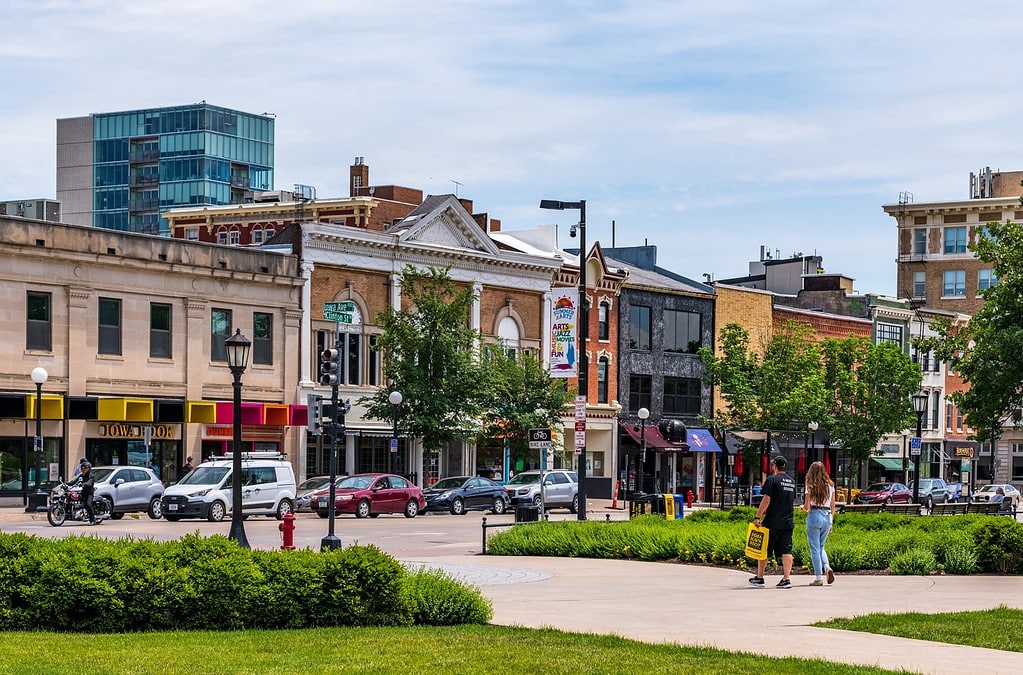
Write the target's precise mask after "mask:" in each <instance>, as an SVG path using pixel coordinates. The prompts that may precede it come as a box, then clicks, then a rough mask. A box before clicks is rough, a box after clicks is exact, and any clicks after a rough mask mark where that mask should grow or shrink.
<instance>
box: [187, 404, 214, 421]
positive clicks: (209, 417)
mask: <svg viewBox="0 0 1023 675" xmlns="http://www.w3.org/2000/svg"><path fill="white" fill-rule="evenodd" d="M185 422H189V423H191V422H200V423H203V424H216V422H217V402H216V401H185Z"/></svg>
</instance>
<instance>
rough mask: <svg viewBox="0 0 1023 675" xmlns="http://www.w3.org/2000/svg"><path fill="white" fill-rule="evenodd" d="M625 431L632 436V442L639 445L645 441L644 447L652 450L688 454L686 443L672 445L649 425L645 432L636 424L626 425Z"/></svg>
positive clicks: (655, 428) (657, 430)
mask: <svg viewBox="0 0 1023 675" xmlns="http://www.w3.org/2000/svg"><path fill="white" fill-rule="evenodd" d="M624 426H625V430H626V431H627V432H629V435H630V436H632V440H634V441H636V443H638V444H639V445H642V444H643V439H644V438H645V439H646V447H647V448H651V449H653V450H660V451H663V452H688V451H689V444H688V443H672V442H670V441H669V440H668V439H666V438H665V437H664V436H662V435H661V432H660V430H659V429H658V428H657V427H655V426H651V425H647V427H646V430H645V431H643V430H641V429H640V426H639V425H638V424H626V425H624Z"/></svg>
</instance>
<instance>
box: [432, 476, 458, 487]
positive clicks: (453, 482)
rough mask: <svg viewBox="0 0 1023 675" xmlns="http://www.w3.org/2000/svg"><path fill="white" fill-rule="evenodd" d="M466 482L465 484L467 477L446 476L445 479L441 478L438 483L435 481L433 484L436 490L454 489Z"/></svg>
mask: <svg viewBox="0 0 1023 675" xmlns="http://www.w3.org/2000/svg"><path fill="white" fill-rule="evenodd" d="M464 484H465V478H464V477H459V478H445V479H444V480H439V481H437V482H436V483H434V484H433V489H435V490H454V489H455V488H460V487H462V485H464Z"/></svg>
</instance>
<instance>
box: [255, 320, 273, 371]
mask: <svg viewBox="0 0 1023 675" xmlns="http://www.w3.org/2000/svg"><path fill="white" fill-rule="evenodd" d="M273 362H274V316H273V314H269V313H267V312H253V314H252V363H254V364H255V363H260V364H263V365H271V364H273Z"/></svg>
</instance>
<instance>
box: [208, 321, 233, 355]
mask: <svg viewBox="0 0 1023 675" xmlns="http://www.w3.org/2000/svg"><path fill="white" fill-rule="evenodd" d="M229 337H231V310H229V309H214V310H213V312H212V314H211V315H210V338H211V339H210V361H227V347H226V346H225V345H224V342H226V341H227V338H229Z"/></svg>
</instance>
